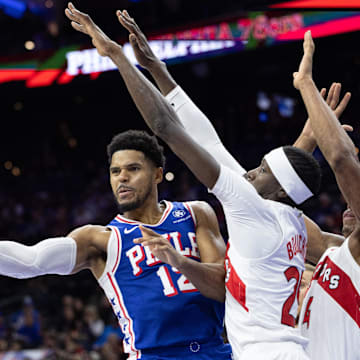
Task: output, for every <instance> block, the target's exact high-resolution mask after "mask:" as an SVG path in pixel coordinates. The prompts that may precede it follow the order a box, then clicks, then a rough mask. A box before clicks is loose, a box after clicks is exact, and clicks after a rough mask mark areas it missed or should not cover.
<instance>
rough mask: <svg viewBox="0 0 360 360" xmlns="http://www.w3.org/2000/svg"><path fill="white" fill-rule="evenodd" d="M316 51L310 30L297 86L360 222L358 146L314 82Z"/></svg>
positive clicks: (325, 154) (317, 138)
mask: <svg viewBox="0 0 360 360" xmlns="http://www.w3.org/2000/svg"><path fill="white" fill-rule="evenodd" d="M314 49H315V46H314V42H313V40H312V37H311V33H310V32H309V31H308V32H306V33H305V38H304V56H303V58H302V60H301V63H300V67H299V70H298V72H297V73H294V86H295V88H297V89H298V90H300V93H301V96H302V98H303V100H304V103H305V106H306V109H307V111H308V114H309V118H310V123H311V128H312V130H313V131H314V134H315V138H316V141H317V143H318V145H319V147H320V150H321V151H322V153H323V154H324V156H325V158H326V160H327V161H328V163H329V165H330V166H331V168H332V170H333V171H334V173H335V176H336V180H337V183H338V185H339V187H340V189H341V192H342V194H343V195H344V197H345V199H346V201H347V203H348V204H349V205H350V207H351V209H352V210H353V212H354V214H355V216H356V217H357V219H360V187H359V183H360V165H359V161H358V158H357V155H356V152H355V146H354V144H353V142H352V141H351V139H350V138H349V136H348V135H347V134H346V132H345V131H344V129H343V128H342V127H341V124H340V123H339V121H338V120H337V118H336V116H335V114H334V113H333V111H332V110H331V109H330V107H329V106H328V105H327V104H326V102H325V101H324V99H323V98H322V97H321V95H320V93H319V92H318V90H317V88H316V86H315V83H314V81H313V79H312V58H313V53H314Z"/></svg>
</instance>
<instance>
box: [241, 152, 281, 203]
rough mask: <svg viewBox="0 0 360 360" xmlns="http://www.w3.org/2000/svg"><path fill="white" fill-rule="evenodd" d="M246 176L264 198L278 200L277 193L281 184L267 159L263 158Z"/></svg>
mask: <svg viewBox="0 0 360 360" xmlns="http://www.w3.org/2000/svg"><path fill="white" fill-rule="evenodd" d="M245 178H246V179H247V180H248V181H249V182H250V183H251V184H252V185H253V186H254V188H255V189H256V191H257V192H258V194H259V195H260V196H262V197H263V198H264V199H270V200H277V194H278V192H279V190H280V189H281V186H280V184H279V183H278V181H277V180H276V178H275V176H274V175H273V173H272V172H271V170H270V168H269V166H268V164H267V162H266V160H264V159H263V160H262V161H261V164H260V166H258V167H257V168H256V169H253V170H250V171H249V172H247V173H246V175H245Z"/></svg>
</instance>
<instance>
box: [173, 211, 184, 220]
mask: <svg viewBox="0 0 360 360" xmlns="http://www.w3.org/2000/svg"><path fill="white" fill-rule="evenodd" d="M185 214H186V211H185V210H174V211H173V212H172V215H173V216H174V217H176V218H181V217H183V216H185Z"/></svg>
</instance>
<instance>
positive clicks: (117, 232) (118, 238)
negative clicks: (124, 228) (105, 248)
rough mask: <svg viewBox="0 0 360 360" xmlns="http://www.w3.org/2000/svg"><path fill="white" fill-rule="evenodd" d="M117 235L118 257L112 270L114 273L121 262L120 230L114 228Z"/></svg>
mask: <svg viewBox="0 0 360 360" xmlns="http://www.w3.org/2000/svg"><path fill="white" fill-rule="evenodd" d="M113 231H115V234H116V238H117V255H116V261H115V265H114V267H113V269H112V272H113V273H114V271H115V269H116V268H117V266H118V261H119V257H120V235H119V230H118V229H116V228H114V230H113Z"/></svg>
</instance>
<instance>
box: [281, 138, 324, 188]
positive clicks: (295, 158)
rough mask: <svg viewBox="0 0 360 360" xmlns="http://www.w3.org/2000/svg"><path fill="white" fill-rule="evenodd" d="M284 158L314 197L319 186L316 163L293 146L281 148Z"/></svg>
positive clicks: (319, 178)
mask: <svg viewBox="0 0 360 360" xmlns="http://www.w3.org/2000/svg"><path fill="white" fill-rule="evenodd" d="M283 149H284V152H285V155H286V157H287V158H288V159H289V161H290V164H291V165H292V167H293V168H294V170H295V172H296V173H297V174H298V175H299V177H300V178H301V180H302V181H303V182H304V183H305V185H306V186H307V187H308V188H309V189H310V191H311V192H312V193H313V194H314V195H316V194H317V193H318V192H319V190H320V185H321V168H320V164H319V163H318V161H317V160H316V159H315V158H314V157H313V156H312V155H311V154H309V153H308V152H306V151H304V150H302V149H299V148H296V147H295V146H290V145H287V146H283Z"/></svg>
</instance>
